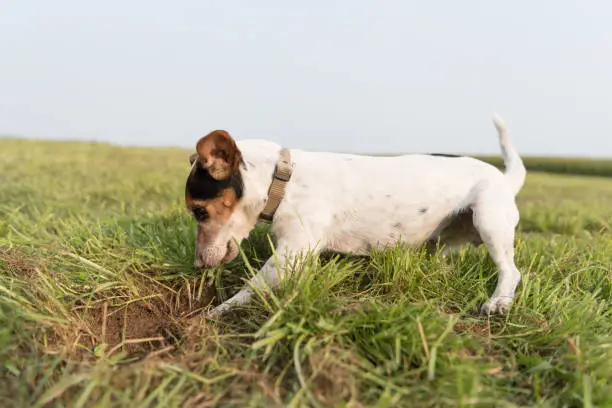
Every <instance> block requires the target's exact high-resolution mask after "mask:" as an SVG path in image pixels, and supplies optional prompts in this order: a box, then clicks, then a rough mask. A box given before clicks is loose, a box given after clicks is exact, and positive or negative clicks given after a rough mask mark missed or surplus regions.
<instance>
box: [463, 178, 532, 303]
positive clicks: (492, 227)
mask: <svg viewBox="0 0 612 408" xmlns="http://www.w3.org/2000/svg"><path fill="white" fill-rule="evenodd" d="M472 210H473V212H474V216H473V220H474V226H475V227H476V229H477V230H478V233H479V234H480V237H481V239H482V241H483V243H484V244H485V246H486V248H487V250H488V251H489V255H490V256H491V258H492V259H493V262H495V265H496V266H497V268H498V269H499V275H498V278H497V286H496V288H495V291H494V292H493V295H492V296H491V298H490V299H489V300H488V301H487V302H485V304H484V305H482V307H481V309H480V311H481V313H483V314H487V315H488V314H492V313H506V312H507V311H508V310H509V309H510V305H511V303H512V301H513V300H514V295H515V291H516V287H517V286H518V284H519V282H520V281H521V273H520V272H519V270H518V268H517V267H516V265H515V264H514V232H515V228H516V225H517V224H518V219H519V213H518V209H517V208H516V204H515V203H514V200H513V199H512V197H511V196H509V195H506V194H504V193H503V192H498V191H491V190H489V191H486V192H481V194H479V197H478V200H477V202H476V204H474V205H473V206H472Z"/></svg>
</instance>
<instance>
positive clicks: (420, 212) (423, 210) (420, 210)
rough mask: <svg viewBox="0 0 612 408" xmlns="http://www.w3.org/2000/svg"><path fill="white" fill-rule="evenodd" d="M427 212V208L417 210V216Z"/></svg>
mask: <svg viewBox="0 0 612 408" xmlns="http://www.w3.org/2000/svg"><path fill="white" fill-rule="evenodd" d="M427 210H428V209H427V208H419V214H425V213H426V212H427Z"/></svg>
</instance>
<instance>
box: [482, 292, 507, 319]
mask: <svg viewBox="0 0 612 408" xmlns="http://www.w3.org/2000/svg"><path fill="white" fill-rule="evenodd" d="M512 300H513V298H511V297H508V296H500V297H494V298H491V299H489V301H488V302H486V303H485V304H484V305H482V306H481V308H480V314H483V315H487V316H488V315H492V314H506V313H508V311H509V310H510V307H511V306H512Z"/></svg>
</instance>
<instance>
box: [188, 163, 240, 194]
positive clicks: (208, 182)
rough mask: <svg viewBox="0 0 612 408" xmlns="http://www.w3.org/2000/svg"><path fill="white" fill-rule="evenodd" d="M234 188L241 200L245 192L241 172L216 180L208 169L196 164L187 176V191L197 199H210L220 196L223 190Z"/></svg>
mask: <svg viewBox="0 0 612 408" xmlns="http://www.w3.org/2000/svg"><path fill="white" fill-rule="evenodd" d="M228 188H232V189H234V191H235V192H236V198H237V199H238V200H239V199H241V198H242V196H243V194H244V184H243V183H242V175H241V174H240V173H238V174H235V175H232V176H231V177H230V178H228V179H225V180H215V179H214V178H212V176H211V175H210V173H209V172H208V170H206V169H203V168H201V167H199V166H196V168H195V170H194V171H193V172H192V173H191V174H190V175H189V177H187V183H186V185H185V191H186V193H187V194H188V195H189V196H190V197H191V198H192V199H197V200H210V199H211V198H215V197H219V196H220V195H221V193H222V192H223V190H226V189H228Z"/></svg>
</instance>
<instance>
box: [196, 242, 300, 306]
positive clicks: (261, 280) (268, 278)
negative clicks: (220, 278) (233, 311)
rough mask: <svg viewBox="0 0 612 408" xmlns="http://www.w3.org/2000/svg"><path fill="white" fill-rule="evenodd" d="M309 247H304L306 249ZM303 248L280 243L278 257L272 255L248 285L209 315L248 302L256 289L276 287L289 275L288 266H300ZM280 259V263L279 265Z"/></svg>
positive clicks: (277, 251) (296, 267)
mask: <svg viewBox="0 0 612 408" xmlns="http://www.w3.org/2000/svg"><path fill="white" fill-rule="evenodd" d="M306 249H307V248H304V250H306ZM301 252H302V251H301V250H295V249H292V250H289V247H288V246H286V245H279V246H278V248H277V250H276V253H277V257H276V258H275V257H274V256H272V257H270V258H269V259H268V260H267V261H266V263H265V264H264V266H263V267H262V268H261V269H260V270H259V272H257V274H255V276H253V277H252V278H251V279H250V280H249V282H248V283H247V286H246V287H244V288H243V289H241V290H240V291H239V292H238V293H236V294H235V295H234V296H232V297H231V298H229V299H228V300H226V301H225V302H223V303H221V304H220V305H219V306H217V307H215V308H214V309H212V310H211V311H210V312H209V313H208V315H207V316H208V317H216V316H219V315H221V314H223V313H225V312H227V311H228V310H229V309H230V308H232V307H233V306H236V305H243V304H246V303H248V302H249V301H250V300H251V298H252V297H253V294H254V293H255V290H263V291H265V290H272V289H274V288H276V287H277V286H278V285H279V284H280V283H281V282H282V281H283V279H285V277H286V275H287V269H288V268H295V269H298V268H299V267H300V263H301V262H300V261H301V257H300V256H299V255H300V254H301ZM277 260H278V265H277Z"/></svg>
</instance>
